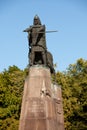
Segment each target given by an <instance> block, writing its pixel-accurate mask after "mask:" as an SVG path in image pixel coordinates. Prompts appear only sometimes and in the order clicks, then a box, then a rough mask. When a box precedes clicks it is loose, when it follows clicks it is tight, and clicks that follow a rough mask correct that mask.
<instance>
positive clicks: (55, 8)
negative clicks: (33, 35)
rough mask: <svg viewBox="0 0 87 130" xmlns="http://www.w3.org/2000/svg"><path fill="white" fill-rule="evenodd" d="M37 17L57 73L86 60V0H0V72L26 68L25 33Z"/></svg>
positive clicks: (26, 47) (26, 42) (26, 46)
mask: <svg viewBox="0 0 87 130" xmlns="http://www.w3.org/2000/svg"><path fill="white" fill-rule="evenodd" d="M36 14H38V16H39V17H40V19H41V22H42V24H45V26H46V30H58V32H57V33H49V34H46V43H47V48H48V50H49V51H50V52H51V53H52V55H53V59H54V63H57V71H65V70H66V68H67V67H68V66H69V64H73V63H75V62H76V60H77V59H79V58H83V59H85V60H87V0H52V1H50V0H46V1H44V0H43V1H42V0H36V1H35V0H14V1H12V0H0V72H2V71H3V70H4V69H8V67H9V66H12V65H16V66H18V67H19V68H20V69H24V68H25V67H26V66H27V64H28V40H27V33H23V30H24V29H25V28H27V27H29V26H30V25H32V24H33V18H34V16H35V15H36Z"/></svg>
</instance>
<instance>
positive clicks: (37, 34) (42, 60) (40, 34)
mask: <svg viewBox="0 0 87 130" xmlns="http://www.w3.org/2000/svg"><path fill="white" fill-rule="evenodd" d="M45 30H46V28H45V25H42V24H41V21H40V18H39V17H38V16H37V15H36V16H35V17H34V20H33V25H32V26H30V27H29V28H27V29H25V30H24V32H27V33H28V42H29V54H28V57H29V65H30V66H32V65H36V64H41V65H45V66H48V67H49V68H50V70H51V72H52V73H53V72H54V69H53V58H52V55H51V53H49V52H47V47H46V37H45V32H46V31H45Z"/></svg>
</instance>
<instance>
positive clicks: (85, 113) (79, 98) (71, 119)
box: [0, 59, 87, 130]
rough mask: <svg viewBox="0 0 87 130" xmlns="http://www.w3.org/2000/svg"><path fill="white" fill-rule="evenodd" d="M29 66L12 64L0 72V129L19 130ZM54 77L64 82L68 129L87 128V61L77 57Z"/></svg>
mask: <svg viewBox="0 0 87 130" xmlns="http://www.w3.org/2000/svg"><path fill="white" fill-rule="evenodd" d="M27 72H28V71H27V69H25V70H20V69H19V68H18V67H17V66H10V67H9V68H8V70H4V71H3V72H2V73H0V130H17V129H18V125H19V117H20V109H21V101H22V100H21V99H22V95H23V86H24V80H25V77H26V74H27ZM53 80H56V82H57V83H58V84H59V85H61V87H62V96H63V109H64V123H65V129H66V130H86V129H87V61H86V60H84V59H78V60H77V62H76V63H75V64H70V65H69V67H68V68H67V70H66V71H65V72H57V73H56V74H55V76H53Z"/></svg>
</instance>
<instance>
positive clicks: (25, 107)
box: [19, 15, 64, 130]
mask: <svg viewBox="0 0 87 130" xmlns="http://www.w3.org/2000/svg"><path fill="white" fill-rule="evenodd" d="M24 32H27V33H28V43H29V53H28V58H29V74H28V76H27V78H26V80H25V85H24V92H23V99H22V106H21V114H20V124H19V130H64V117H63V105H62V93H61V86H59V85H58V84H56V83H52V80H51V74H55V70H54V67H53V57H52V54H51V53H50V52H49V51H48V50H47V45H46V37H45V35H46V27H45V25H42V24H41V21H40V18H39V17H38V16H37V15H36V16H35V17H34V20H33V25H32V26H30V27H29V28H27V29H25V30H24ZM48 32H49V31H48ZM51 32H52V31H51Z"/></svg>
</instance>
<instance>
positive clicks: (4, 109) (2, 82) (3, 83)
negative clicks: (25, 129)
mask: <svg viewBox="0 0 87 130" xmlns="http://www.w3.org/2000/svg"><path fill="white" fill-rule="evenodd" d="M24 79H25V72H24V71H22V70H20V69H19V68H18V67H16V66H12V67H11V66H10V67H9V69H8V70H4V71H3V72H2V73H1V74H0V129H1V130H8V128H9V130H10V129H11V127H12V126H13V125H14V124H15V125H14V130H17V126H18V121H19V116H20V108H21V98H22V93H23V84H24ZM16 125H17V126H16ZM12 130H13V129H12Z"/></svg>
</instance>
